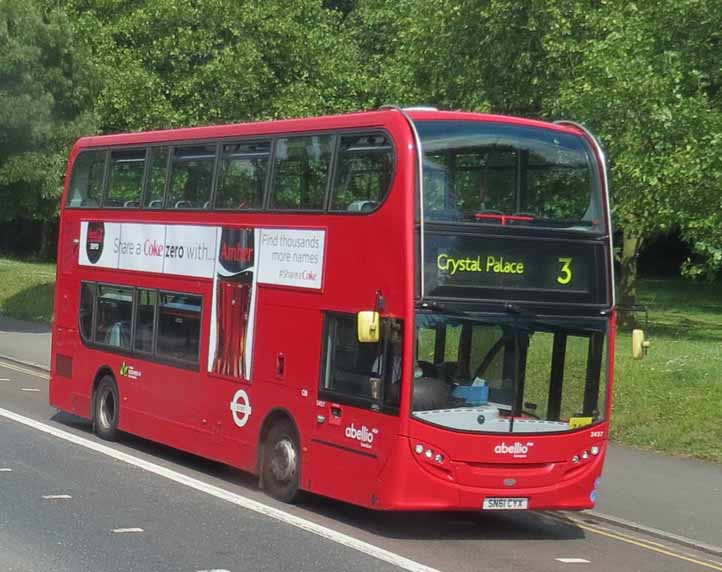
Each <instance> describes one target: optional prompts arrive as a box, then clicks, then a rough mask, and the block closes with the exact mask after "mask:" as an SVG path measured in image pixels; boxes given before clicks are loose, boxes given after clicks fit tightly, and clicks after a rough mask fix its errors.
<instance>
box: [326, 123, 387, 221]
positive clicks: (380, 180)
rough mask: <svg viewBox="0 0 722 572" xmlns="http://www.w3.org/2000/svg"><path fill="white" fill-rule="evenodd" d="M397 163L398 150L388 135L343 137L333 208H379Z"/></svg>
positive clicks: (356, 209) (364, 210) (339, 209)
mask: <svg viewBox="0 0 722 572" xmlns="http://www.w3.org/2000/svg"><path fill="white" fill-rule="evenodd" d="M393 165H394V152H393V148H392V146H391V141H390V139H389V137H388V135H385V134H383V133H374V134H362V135H361V134H359V135H345V136H343V137H341V146H340V148H339V158H338V166H337V168H336V177H335V182H334V186H333V198H332V200H331V210H332V211H351V212H370V211H373V210H375V209H376V208H377V207H378V206H379V204H381V202H382V201H383V200H384V197H385V196H386V193H387V192H388V190H389V185H390V184H391V175H392V173H393Z"/></svg>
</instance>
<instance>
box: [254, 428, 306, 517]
mask: <svg viewBox="0 0 722 572" xmlns="http://www.w3.org/2000/svg"><path fill="white" fill-rule="evenodd" d="M300 483H301V449H300V447H299V445H298V435H297V434H296V429H295V427H294V426H293V424H292V423H291V422H290V421H288V420H287V419H285V420H282V421H278V422H276V423H274V425H273V426H272V427H271V430H270V431H269V432H268V435H267V436H266V440H265V442H264V444H263V465H262V467H261V486H262V487H263V489H264V490H265V491H266V492H267V493H268V494H269V495H271V496H272V497H273V498H275V499H278V500H280V501H283V502H288V503H290V502H293V501H295V500H297V499H298V497H299V486H300Z"/></svg>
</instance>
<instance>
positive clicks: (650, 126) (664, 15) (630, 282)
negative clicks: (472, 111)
mask: <svg viewBox="0 0 722 572" xmlns="http://www.w3.org/2000/svg"><path fill="white" fill-rule="evenodd" d="M713 4H717V7H716V8H715V7H714V6H713ZM583 14H584V20H585V22H586V32H587V33H586V34H585V35H584V36H582V37H578V38H572V39H571V41H570V38H568V37H566V38H565V37H563V36H560V37H556V38H555V37H553V36H551V37H550V38H549V39H548V41H547V42H546V44H545V45H546V46H547V49H548V51H549V53H550V54H551V59H552V60H553V61H555V62H556V64H555V65H556V66H557V67H561V66H562V65H563V64H564V63H567V64H569V63H571V64H572V65H571V66H570V67H571V69H573V73H571V74H569V75H568V76H566V77H563V78H562V80H561V82H560V84H559V93H558V95H557V96H556V97H555V98H554V99H553V100H550V101H548V102H547V104H546V105H545V107H546V108H547V109H549V110H550V112H551V113H552V114H555V115H565V116H570V117H574V118H578V119H580V120H582V121H585V122H586V123H587V125H589V126H590V127H592V129H593V130H594V131H595V132H596V133H597V134H598V135H599V136H600V137H601V139H602V140H603V141H604V142H605V144H606V146H607V149H608V152H609V156H610V164H611V174H612V181H613V187H614V203H615V207H614V218H615V221H616V223H617V225H618V227H619V228H620V229H621V231H622V234H623V241H622V244H621V248H620V251H619V258H620V265H621V271H622V272H621V276H620V291H621V302H622V303H623V304H631V303H634V302H635V301H636V281H637V269H636V264H637V257H638V255H639V252H640V250H641V249H642V248H643V247H644V245H645V244H646V243H647V241H648V240H649V239H650V238H652V237H653V236H654V235H656V234H658V233H666V232H669V231H670V230H677V231H678V232H679V233H680V235H681V236H682V238H683V239H685V240H686V241H688V242H689V243H690V244H691V245H692V246H693V248H694V249H695V251H696V252H697V254H698V257H697V258H696V259H695V260H694V261H692V260H690V261H688V263H687V264H686V265H685V266H684V268H683V270H684V271H685V273H686V274H688V275H692V276H698V275H702V274H707V275H711V274H713V273H714V272H716V271H717V270H718V269H719V268H720V266H721V265H722V233H721V232H720V230H719V229H720V227H721V226H722V209H720V207H721V206H722V203H721V196H722V193H721V192H720V191H722V179H721V176H722V162H721V161H722V153H720V151H722V106H720V67H719V61H718V54H719V46H720V30H721V29H722V11H720V10H719V4H718V3H716V2H710V3H707V2H698V1H696V0H695V1H686V2H680V1H679V0H666V1H660V2H656V3H654V5H645V6H644V8H640V7H638V6H637V5H635V4H630V3H625V2H621V1H618V2H607V3H603V4H601V8H599V9H597V10H593V9H591V8H590V7H587V9H586V10H585V11H584V13H583ZM715 46H716V48H715ZM715 54H717V56H716V55H715Z"/></svg>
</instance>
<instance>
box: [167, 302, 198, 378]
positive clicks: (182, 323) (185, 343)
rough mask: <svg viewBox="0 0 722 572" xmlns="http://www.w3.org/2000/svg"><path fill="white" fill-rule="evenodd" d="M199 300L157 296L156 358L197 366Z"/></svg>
mask: <svg viewBox="0 0 722 572" xmlns="http://www.w3.org/2000/svg"><path fill="white" fill-rule="evenodd" d="M201 302H202V299H201V297H200V296H194V295H191V294H174V293H170V292H161V293H160V294H159V295H158V340H157V344H156V355H158V356H161V357H166V358H170V359H173V360H180V361H184V362H189V363H194V364H196V363H198V354H199V350H200V333H201Z"/></svg>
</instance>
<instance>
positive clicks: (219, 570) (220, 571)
mask: <svg viewBox="0 0 722 572" xmlns="http://www.w3.org/2000/svg"><path fill="white" fill-rule="evenodd" d="M197 572H231V571H230V570H226V569H225V568H212V569H211V570H198V571H197Z"/></svg>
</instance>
